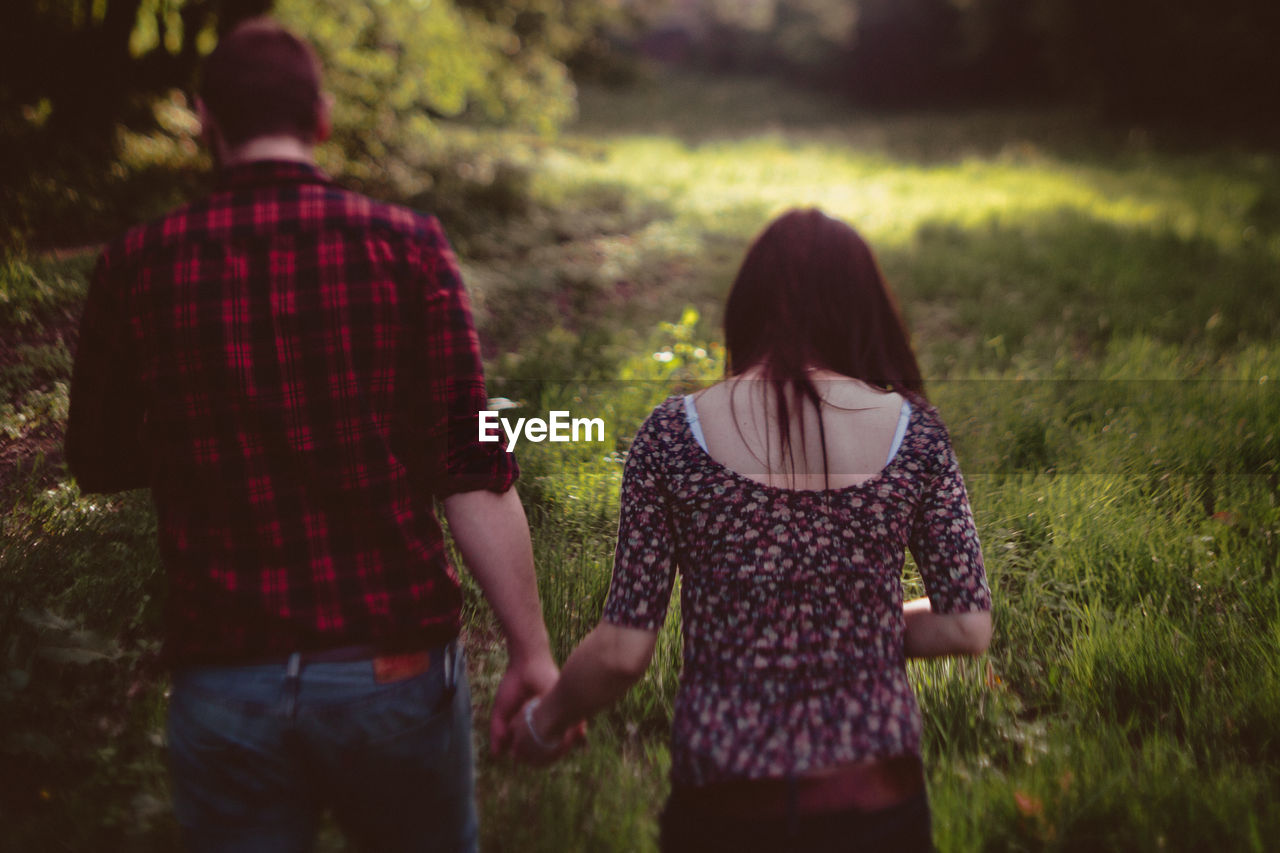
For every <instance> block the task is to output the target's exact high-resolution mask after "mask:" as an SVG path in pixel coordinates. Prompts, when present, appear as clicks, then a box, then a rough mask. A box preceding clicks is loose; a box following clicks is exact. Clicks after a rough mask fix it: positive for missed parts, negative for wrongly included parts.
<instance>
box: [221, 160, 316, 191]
mask: <svg viewBox="0 0 1280 853" xmlns="http://www.w3.org/2000/svg"><path fill="white" fill-rule="evenodd" d="M331 183H333V181H332V180H331V179H330V178H329V176H328V175H326V174H325V173H324V172H322V171H320V168H319V167H318V166H316V165H315V164H313V163H303V162H300V161H298V160H251V161H249V162H247V163H237V164H236V165H234V166H228V167H227V168H225V169H222V170H220V171H219V172H218V174H217V177H216V179H215V186H216V187H217V189H219V190H238V189H248V188H250V187H263V186H277V187H278V186H280V185H281V184H331Z"/></svg>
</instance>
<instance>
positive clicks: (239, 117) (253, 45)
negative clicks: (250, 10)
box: [199, 18, 321, 148]
mask: <svg viewBox="0 0 1280 853" xmlns="http://www.w3.org/2000/svg"><path fill="white" fill-rule="evenodd" d="M199 91H200V97H201V98H202V99H203V100H204V103H205V107H206V108H207V109H208V110H209V112H210V113H211V114H212V115H213V118H214V120H215V121H216V122H217V124H218V128H219V129H220V130H221V131H222V136H223V139H224V140H225V141H226V143H227V145H229V146H231V147H233V148H234V147H236V146H239V145H243V144H244V143H245V142H248V141H249V140H251V139H256V138H258V137H262V136H293V137H296V138H298V139H302V140H304V141H310V140H311V139H312V138H314V136H315V133H316V116H317V114H318V110H319V108H320V97H321V95H320V64H319V63H318V62H317V61H316V55H315V53H314V52H313V51H312V50H311V47H310V46H309V45H307V43H306V42H304V41H302V39H300V38H298V37H297V36H295V35H293V34H292V33H290V32H289V31H288V30H286V29H285V28H284V27H282V26H280V25H279V24H277V23H275V22H274V21H269V20H266V19H262V18H258V19H254V20H251V21H247V22H245V23H243V24H241V25H239V26H238V27H236V28H235V29H234V30H232V31H231V32H229V33H227V34H226V35H224V36H223V37H222V38H221V39H220V40H219V41H218V46H217V48H216V49H215V50H214V51H213V53H211V54H209V57H208V59H206V60H205V62H204V69H203V74H202V76H201V81H200V90H199Z"/></svg>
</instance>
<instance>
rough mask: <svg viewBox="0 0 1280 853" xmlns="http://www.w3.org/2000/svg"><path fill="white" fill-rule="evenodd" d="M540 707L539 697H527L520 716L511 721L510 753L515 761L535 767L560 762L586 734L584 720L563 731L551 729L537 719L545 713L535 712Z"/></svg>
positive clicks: (543, 721) (543, 720)
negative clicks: (527, 699) (528, 698)
mask: <svg viewBox="0 0 1280 853" xmlns="http://www.w3.org/2000/svg"><path fill="white" fill-rule="evenodd" d="M541 707H542V700H541V697H539V698H536V699H530V700H529V701H528V702H526V703H525V705H524V708H523V709H521V712H520V715H519V719H517V720H516V721H514V723H513V724H512V727H511V729H512V731H511V741H510V743H511V753H512V755H514V756H515V757H516V759H517V760H519V761H522V762H524V763H525V764H531V765H534V766H543V765H546V764H551V763H552V762H554V761H559V760H560V759H561V758H563V757H564V756H565V754H566V753H568V752H569V750H571V749H573V748H574V747H575V746H576V745H577V744H578V743H580V742H581V741H582V740H583V739H584V738H585V737H586V733H587V724H586V721H585V720H584V721H583V722H580V723H578V724H577V725H576V726H570V727H569V728H568V729H566V730H564V731H563V732H559V733H557V732H552V731H550V730H549V728H548V726H547V723H546V721H545V719H540V717H545V716H546V715H545V714H542V715H539V714H538V711H539V709H540V708H541Z"/></svg>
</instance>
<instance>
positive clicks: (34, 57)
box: [0, 0, 1280, 243]
mask: <svg viewBox="0 0 1280 853" xmlns="http://www.w3.org/2000/svg"><path fill="white" fill-rule="evenodd" d="M268 11H270V12H274V14H276V15H277V16H278V17H279V18H280V19H282V20H283V21H284V22H285V23H286V24H287V25H289V26H290V27H291V28H293V29H295V30H297V31H298V32H300V33H302V34H303V35H305V36H306V37H307V38H308V39H310V40H311V41H312V42H314V43H315V45H316V46H317V48H318V51H319V53H320V56H321V58H322V61H323V62H324V65H325V69H326V73H327V82H328V86H329V88H330V90H331V91H332V93H333V94H334V95H335V97H336V103H337V115H336V146H334V148H335V150H334V152H333V153H332V154H331V155H330V156H329V157H328V158H327V159H326V160H325V162H324V165H325V166H327V167H329V168H330V169H331V171H335V172H337V173H339V174H340V176H341V177H343V178H346V179H348V180H349V181H350V182H352V183H354V184H355V185H356V186H357V187H359V188H362V189H365V190H367V191H371V192H379V194H381V195H384V196H393V197H398V198H400V199H401V200H413V199H414V198H415V197H417V198H418V199H419V200H421V201H424V202H427V203H431V202H435V201H438V200H439V199H441V198H444V197H448V198H455V197H457V196H459V194H460V192H459V185H460V184H461V185H468V186H469V185H470V184H471V183H474V181H473V180H471V179H470V178H469V177H467V174H468V173H472V174H476V173H478V174H480V175H481V177H482V178H483V179H484V180H482V181H481V183H482V184H483V185H484V186H490V185H492V184H493V180H492V178H493V176H494V175H495V174H498V175H499V176H501V177H505V178H511V179H513V180H514V184H513V185H512V186H509V187H506V188H503V187H501V186H500V188H499V191H498V193H497V195H498V196H499V197H500V198H499V200H502V199H501V197H503V196H504V193H505V194H506V196H511V195H513V194H514V195H515V196H518V195H519V194H520V169H519V168H518V164H519V157H518V156H512V155H513V152H511V151H509V150H508V151H503V152H500V154H501V156H499V157H497V158H496V160H495V157H494V153H495V152H494V151H492V150H482V149H484V148H485V147H486V146H487V147H489V148H493V147H494V142H493V140H492V138H489V139H487V140H481V141H475V140H473V142H472V144H470V145H461V146H460V145H459V144H458V143H457V139H456V137H455V138H454V139H452V140H449V139H446V138H445V137H444V135H442V132H441V130H442V128H443V127H445V126H449V125H454V126H456V125H462V126H465V127H472V128H474V127H476V126H479V127H480V128H482V129H483V128H494V127H503V128H508V129H511V130H513V131H516V132H522V133H527V134H529V138H530V139H532V140H534V144H536V140H537V139H539V138H546V137H547V136H549V135H551V134H554V133H555V132H556V131H557V130H558V129H559V128H561V127H562V126H563V125H564V124H565V123H566V122H567V121H569V120H571V119H572V118H573V116H574V115H575V112H576V104H577V89H576V84H577V83H580V82H583V81H590V82H593V83H604V84H607V85H624V84H635V83H637V82H640V83H643V82H644V81H646V80H648V79H653V71H654V70H655V69H657V68H661V67H664V66H670V65H679V66H682V67H684V68H686V69H689V68H692V69H695V70H703V71H707V72H713V73H723V72H736V73H752V74H759V75H768V76H773V77H780V78H786V80H787V81H788V82H789V83H792V84H794V83H797V82H798V83H801V84H804V85H808V86H811V87H814V88H818V89H822V90H825V91H827V92H829V93H832V92H834V93H837V94H840V95H843V96H846V97H847V98H848V101H849V103H850V110H851V111H852V110H854V109H855V108H868V107H870V108H875V109H881V110H884V109H890V110H895V109H915V108H919V107H943V108H972V107H974V106H982V105H1010V104H1014V105H1018V106H1025V105H1045V104H1068V105H1071V106H1073V107H1080V106H1083V107H1085V108H1086V109H1087V110H1089V111H1091V112H1093V113H1095V114H1097V115H1101V116H1103V117H1104V118H1108V119H1110V120H1112V121H1116V122H1119V123H1123V124H1126V125H1129V126H1132V125H1135V124H1157V125H1161V126H1166V127H1168V126H1172V127H1174V128H1181V129H1183V130H1190V131H1193V133H1194V134H1195V135H1196V136H1197V137H1205V136H1208V137H1209V139H1210V140H1217V139H1219V138H1222V137H1224V136H1226V137H1227V138H1232V139H1237V138H1247V139H1249V140H1250V141H1254V142H1256V141H1258V140H1259V139H1274V136H1275V130H1276V128H1277V123H1278V122H1280V118H1278V117H1280V110H1277V109H1276V107H1277V103H1276V102H1277V95H1276V92H1277V89H1276V87H1275V86H1274V85H1273V83H1274V81H1272V83H1268V82H1267V81H1269V80H1272V77H1273V76H1274V75H1273V73H1272V72H1273V70H1274V69H1273V67H1272V61H1271V59H1270V55H1269V51H1270V49H1271V47H1272V46H1273V45H1274V44H1275V43H1276V40H1277V38H1278V37H1280V6H1278V5H1277V4H1275V3H1272V2H1268V0H1218V2H1215V3H1209V2H1205V0H1190V2H1184V3H1178V4H1164V3H1157V2H1155V0H1108V2H1102V0H604V2H595V0H368V2H353V0H7V2H6V7H5V26H4V27H3V29H0V217H3V221H0V234H4V235H6V236H7V237H10V238H13V237H14V236H15V235H16V236H19V237H21V236H23V235H29V234H36V235H41V234H47V233H49V232H50V231H55V230H56V231H57V232H58V234H59V239H60V240H61V241H63V242H64V243H66V242H67V241H70V242H77V241H78V242H88V241H96V240H100V239H102V238H103V237H105V236H106V234H107V233H111V232H112V231H114V230H118V228H119V227H121V226H123V225H125V224H128V223H130V222H133V221H136V220H138V219H139V218H144V217H146V216H150V215H153V214H154V213H156V212H159V210H161V209H163V208H164V207H165V206H167V205H168V204H171V203H172V202H173V201H174V200H175V199H176V198H180V197H182V196H183V195H184V194H190V192H191V190H192V187H193V186H194V184H195V183H196V181H197V176H198V174H199V172H200V170H199V169H198V168H197V167H198V165H199V163H198V161H197V160H196V156H197V146H196V144H195V134H196V132H197V130H198V128H196V127H195V123H194V121H193V120H192V119H191V117H190V113H189V112H187V111H186V108H187V106H188V104H189V98H188V97H187V96H186V94H185V93H188V92H190V90H191V89H192V87H193V85H194V83H195V80H196V75H197V72H198V67H199V62H200V59H201V58H202V57H203V56H204V55H205V54H207V53H208V52H209V51H210V50H212V49H213V47H214V45H216V43H217V38H218V35H219V33H220V32H225V31H226V30H227V29H228V28H230V27H232V26H234V25H235V24H236V23H237V22H239V21H241V20H243V19H244V18H246V17H250V16H253V15H258V14H262V13H264V12H268ZM157 98H159V101H157ZM157 104H159V106H157ZM166 111H167V112H166ZM121 128H124V129H125V130H124V131H123V132H122V131H121ZM157 128H159V129H160V130H162V131H165V132H168V133H170V134H171V135H172V136H173V137H174V141H175V142H177V143H178V148H179V149H180V150H182V151H184V152H185V153H186V154H187V155H188V157H187V159H186V160H185V161H180V162H174V160H173V158H172V157H171V158H169V160H168V161H167V162H164V163H151V164H150V165H152V166H155V167H156V169H154V170H153V171H155V172H156V173H157V174H156V178H157V180H156V181H155V182H154V183H155V184H156V185H157V186H151V185H149V184H148V181H147V180H146V172H147V169H146V168H142V169H138V168H131V169H130V170H129V171H130V173H131V175H130V177H131V183H130V185H129V186H128V187H125V186H123V184H122V181H118V180H116V179H117V178H119V177H120V175H119V174H115V175H113V174H112V169H113V168H114V169H115V172H116V173H118V172H119V171H120V168H121V166H120V163H119V162H118V161H116V160H115V158H117V156H118V155H119V153H120V150H121V148H122V147H124V146H127V145H128V142H129V138H128V136H127V132H128V130H129V129H132V130H136V131H139V132H146V133H151V132H154V131H155V130H156V129H157ZM517 153H518V152H517ZM145 159H146V158H145V157H144V160H145ZM153 159H154V158H153ZM513 163H515V164H516V165H517V168H515V169H512V168H506V167H508V166H510V165H511V164H513ZM144 165H147V164H144ZM161 167H163V168H161ZM184 174H185V175H186V177H187V178H188V180H187V181H186V182H185V183H183V182H182V181H179V182H178V183H177V184H176V185H175V182H174V178H175V177H179V178H181V177H182V176H183V175H184ZM460 177H461V181H459V180H458V179H459V178H460ZM466 190H467V186H463V191H462V192H461V194H462V195H465V194H466ZM515 206H516V207H518V206H519V205H518V203H517V204H516V205H515ZM86 211H87V212H86ZM80 221H83V223H84V224H82V225H78V224H77V223H78V222H80ZM91 223H100V224H101V225H102V226H103V229H99V230H95V228H94V227H92V225H91ZM102 230H105V231H106V233H101V231H102ZM38 239H39V238H38Z"/></svg>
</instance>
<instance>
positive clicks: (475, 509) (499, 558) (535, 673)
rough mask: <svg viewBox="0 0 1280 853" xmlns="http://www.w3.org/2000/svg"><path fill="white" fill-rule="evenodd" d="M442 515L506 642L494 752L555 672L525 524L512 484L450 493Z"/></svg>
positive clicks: (549, 684)
mask: <svg viewBox="0 0 1280 853" xmlns="http://www.w3.org/2000/svg"><path fill="white" fill-rule="evenodd" d="M444 514H445V518H447V519H448V520H449V530H450V532H452V534H453V539H454V541H455V542H457V544H458V548H459V550H460V551H461V552H462V558H463V560H464V561H465V562H466V564H467V568H468V569H469V570H470V571H471V574H472V576H473V577H475V579H476V583H478V584H479V585H480V590H481V591H482V592H483V593H484V597H485V600H486V601H488V602H489V606H491V607H492V608H493V612H494V614H495V615H496V616H497V617H498V623H499V624H500V625H501V626H502V633H503V635H504V636H505V637H506V641H507V655H508V664H507V672H506V675H504V676H503V679H502V683H501V684H500V685H499V686H498V693H497V696H496V697H495V698H494V703H493V716H492V719H491V721H490V725H489V738H490V742H491V746H492V749H493V751H494V753H495V754H496V753H498V752H501V751H502V750H503V749H505V747H506V744H507V742H508V741H509V739H510V737H511V725H512V718H513V717H514V715H515V714H516V713H517V712H519V710H520V709H521V707H523V705H524V703H525V702H526V701H527V700H529V699H530V698H532V697H534V696H541V695H542V694H543V693H545V692H547V691H548V690H550V689H551V688H552V686H553V685H555V683H556V679H557V677H558V676H559V670H558V669H557V667H556V664H555V660H554V659H553V658H552V657H551V644H550V641H549V640H548V638H547V629H546V626H545V625H544V624H543V621H542V605H541V603H540V602H539V601H538V584H537V580H536V578H535V577H534V573H533V546H532V544H531V543H530V540H529V522H528V520H527V519H526V518H525V514H524V506H523V504H521V503H520V497H519V495H517V494H516V491H515V489H514V488H512V489H508V490H507V491H505V492H491V491H483V490H481V491H473V492H460V493H458V494H454V495H449V496H448V497H446V498H445V499H444Z"/></svg>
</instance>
